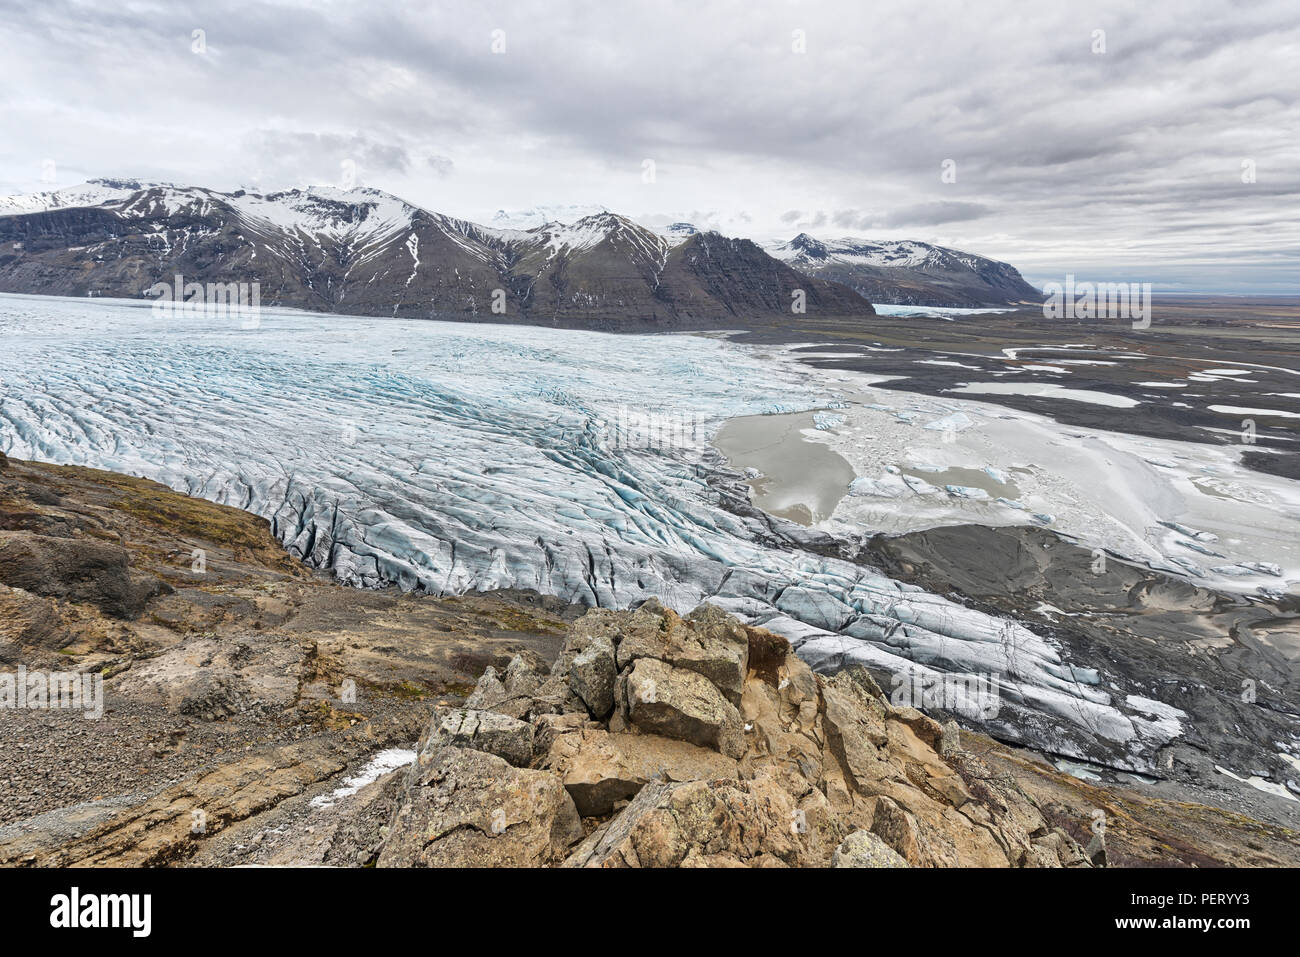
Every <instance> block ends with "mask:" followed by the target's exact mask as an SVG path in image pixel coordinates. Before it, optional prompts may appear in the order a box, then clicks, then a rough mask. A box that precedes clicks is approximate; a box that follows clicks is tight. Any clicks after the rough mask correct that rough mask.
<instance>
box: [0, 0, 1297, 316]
mask: <svg viewBox="0 0 1300 957" xmlns="http://www.w3.org/2000/svg"><path fill="white" fill-rule="evenodd" d="M195 31H203V32H202V33H201V34H198V35H197V38H196V33H195ZM496 31H501V32H496ZM1097 31H1104V36H1103V35H1101V34H1099V33H1097ZM196 48H197V49H196ZM494 48H495V49H494ZM1103 49H1104V52H1100V51H1101V50H1103ZM498 51H500V52H498ZM801 51H802V52H801ZM647 160H649V161H652V162H653V164H654V166H653V172H654V176H653V181H651V182H647V181H646V179H647V176H646V172H645V171H646V169H647V167H646V161H647ZM49 161H53V164H54V165H53V167H52V174H53V176H54V179H55V182H54V183H53V184H52V185H54V186H67V185H73V184H75V183H79V182H82V181H84V180H86V179H88V178H91V177H100V176H133V177H140V178H146V179H151V180H163V181H168V182H175V183H180V184H187V185H189V184H192V185H204V186H212V187H216V188H223V189H229V188H235V187H241V186H242V187H245V188H250V189H259V190H263V191H266V190H274V189H280V188H286V187H292V186H303V185H309V184H314V183H328V184H333V185H338V184H339V183H340V182H341V180H342V179H343V177H344V176H345V175H346V174H347V171H348V170H350V169H355V175H356V179H357V181H358V182H359V183H360V184H363V185H367V186H374V187H377V188H380V189H384V190H387V191H389V192H392V193H396V194H397V195H399V196H402V197H403V198H406V199H408V200H411V201H412V202H415V203H417V204H419V205H421V206H425V207H427V208H429V209H433V210H437V211H439V212H445V213H449V214H452V215H456V216H461V217H464V218H467V219H472V220H475V221H480V222H483V221H487V220H490V218H491V217H492V215H493V214H494V213H495V212H496V211H497V210H498V209H503V208H504V209H507V210H518V209H527V208H530V207H535V206H539V205H556V206H567V205H587V204H599V205H603V206H606V207H608V208H610V209H613V210H615V211H618V212H621V213H624V214H626V215H629V216H631V217H632V218H634V219H639V220H641V221H644V222H649V223H655V222H670V221H676V220H686V221H690V222H694V223H696V224H698V225H701V226H711V227H714V228H717V229H720V230H721V231H723V232H725V233H728V234H731V235H745V236H750V237H753V238H759V239H763V238H769V237H776V236H780V237H788V236H791V235H794V234H795V233H797V232H800V231H806V232H809V233H811V234H813V235H815V236H819V237H835V236H863V237H876V238H915V239H923V240H927V241H931V242H939V243H943V244H945V245H951V246H956V247H958V248H961V249H966V250H969V251H972V252H977V253H981V254H984V255H989V256H993V257H995V258H999V259H1006V260H1008V261H1010V262H1012V263H1013V264H1015V265H1016V266H1018V267H1019V268H1020V269H1021V271H1022V272H1023V273H1024V274H1025V275H1026V277H1027V278H1029V279H1030V280H1031V281H1033V282H1035V283H1037V284H1039V285H1041V283H1042V282H1044V281H1048V280H1051V279H1060V278H1063V277H1064V275H1065V274H1066V273H1067V272H1073V273H1074V274H1076V276H1078V277H1079V278H1081V279H1097V280H1129V281H1150V282H1153V283H1156V284H1157V288H1165V289H1171V290H1172V289H1184V290H1188V291H1234V292H1274V293H1280V292H1288V293H1300V8H1297V3H1296V0H1277V2H1250V3H1245V2H1242V3H1231V2H1226V0H1219V2H1201V0H1180V2H1178V3H1145V4H1139V3H1134V2H1132V0H1124V2H1087V3H1065V2H1052V0H1036V2H1032V3H1027V2H1024V0H1008V2H991V0H989V2H979V3H975V2H970V3H963V2H924V0H914V2H909V3H903V4H898V3H891V4H874V3H867V2H847V0H846V2H831V0H768V2H763V0H745V2H741V0H734V2H708V0H690V2H664V0H660V2H635V0H593V2H585V0H518V2H514V3H492V2H482V0H479V2H472V3H471V2H468V0H462V2H457V3H451V2H447V3H441V2H432V3H430V2H423V3H410V4H396V3H394V4H389V3H380V2H377V0H372V2H358V3H345V2H328V3H283V4H280V3H277V4H253V3H243V2H209V3H202V4H185V3H176V2H171V0H167V2H159V3H144V2H127V3H103V4H95V5H92V4H82V3H74V2H65V0H39V2H34V3H33V2H22V3H19V2H15V0H0V192H2V193H15V192H29V191H33V190H37V189H42V188H50V186H51V184H50V183H49V182H46V181H44V179H43V177H48V176H49V175H50V173H51V167H50V166H49V165H48V163H49ZM946 161H950V163H947V164H946ZM345 164H347V165H345ZM1243 164H1246V165H1245V166H1243ZM945 169H947V170H949V171H951V172H950V174H949V175H948V176H946V177H945V175H944V173H945ZM1252 171H1253V179H1254V182H1243V179H1250V178H1252V176H1251V175H1250V174H1251V172H1252ZM954 174H955V175H954ZM949 180H951V181H949Z"/></svg>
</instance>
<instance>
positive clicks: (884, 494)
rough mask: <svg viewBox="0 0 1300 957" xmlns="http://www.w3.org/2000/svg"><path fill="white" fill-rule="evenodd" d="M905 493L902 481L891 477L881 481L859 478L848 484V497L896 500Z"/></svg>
mask: <svg viewBox="0 0 1300 957" xmlns="http://www.w3.org/2000/svg"><path fill="white" fill-rule="evenodd" d="M906 493H907V486H905V485H904V484H903V482H902V480H900V479H898V478H895V477H893V476H888V477H886V478H882V479H872V478H863V477H859V478H855V479H854V480H853V481H852V482H850V483H849V494H850V495H861V496H874V497H877V498H898V497H899V496H900V495H904V494H906Z"/></svg>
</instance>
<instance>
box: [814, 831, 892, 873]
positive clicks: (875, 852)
mask: <svg viewBox="0 0 1300 957" xmlns="http://www.w3.org/2000/svg"><path fill="white" fill-rule="evenodd" d="M907 866H908V864H907V861H906V860H904V859H903V857H902V855H900V854H899V853H898V852H897V851H895V850H894V849H893V848H892V847H890V846H889V845H888V844H886V843H885V842H884V841H883V840H882V839H881V838H880V837H879V836H878V835H876V834H873V833H872V832H871V831H854V832H853V833H852V834H850V835H849V836H848V837H846V838H845V839H844V842H843V843H842V844H840V846H839V847H837V848H835V853H834V854H832V855H831V867H907Z"/></svg>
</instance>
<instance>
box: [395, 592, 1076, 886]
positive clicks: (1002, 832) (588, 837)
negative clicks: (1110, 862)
mask: <svg viewBox="0 0 1300 957" xmlns="http://www.w3.org/2000/svg"><path fill="white" fill-rule="evenodd" d="M417 753H418V757H417V759H416V761H415V763H414V764H413V765H412V767H411V768H410V770H409V771H408V772H404V780H403V781H402V783H401V785H400V792H399V796H398V799H397V801H398V803H397V808H396V811H395V813H394V815H393V818H392V821H391V822H390V824H389V826H388V831H387V837H386V839H385V841H384V844H383V848H382V850H381V851H380V854H379V858H378V863H379V865H380V866H409V865H424V866H484V865H487V866H495V865H509V866H520V865H522V866H545V865H565V866H570V867H627V866H631V867H678V866H682V867H734V866H756V867H807V866H826V865H831V864H833V865H835V866H838V867H906V866H913V867H951V866H962V865H965V866H997V867H1002V866H1033V867H1056V866H1072V867H1073V866H1089V865H1090V860H1089V857H1088V854H1087V853H1086V852H1085V849H1084V848H1082V847H1080V846H1079V844H1078V843H1077V842H1076V841H1075V840H1074V839H1073V838H1072V837H1071V836H1070V835H1069V834H1068V833H1067V832H1066V831H1065V830H1063V829H1061V828H1058V827H1053V826H1052V825H1051V824H1050V823H1049V822H1048V821H1047V820H1046V819H1045V818H1044V817H1043V815H1042V813H1041V812H1040V810H1039V809H1038V808H1037V807H1036V806H1035V804H1034V803H1033V801H1032V800H1030V799H1029V797H1028V796H1027V795H1026V794H1025V793H1024V792H1023V791H1021V790H1020V789H1019V788H1018V787H1017V786H1016V785H1015V783H1014V781H1012V780H1011V779H1010V778H1009V777H1007V776H999V775H996V774H993V773H992V772H991V770H990V769H989V767H988V766H987V765H986V764H984V763H983V762H982V761H981V760H980V759H979V758H978V757H977V756H976V755H974V754H972V753H970V752H968V751H965V750H963V748H962V747H961V744H960V732H959V731H958V730H957V727H956V725H950V726H949V727H948V728H946V729H945V728H943V727H940V725H939V724H937V723H936V722H935V721H933V720H931V719H930V718H928V717H926V716H925V715H923V714H921V713H920V712H919V711H916V710H915V709H912V708H897V707H894V706H892V705H890V704H889V702H888V700H887V699H886V697H885V696H884V695H883V694H882V693H881V690H880V688H879V687H877V685H876V683H875V681H873V680H872V678H871V676H870V675H869V674H867V672H866V671H864V670H862V669H851V670H849V671H845V672H841V673H840V674H838V675H836V676H834V677H832V678H824V677H821V676H819V675H816V674H814V673H813V672H812V670H811V669H810V668H809V667H808V666H807V665H806V664H805V663H804V662H803V661H801V660H800V659H799V658H798V657H797V656H796V655H795V654H794V653H793V652H792V651H791V649H790V646H789V644H788V643H787V642H786V640H785V639H784V638H781V637H779V636H777V635H774V634H772V633H770V632H767V631H764V630H762V629H758V628H751V627H747V626H745V625H743V624H742V623H741V622H739V621H737V620H736V619H734V618H732V617H730V616H729V615H727V614H725V613H723V612H721V611H719V610H718V609H716V608H713V607H711V606H708V605H702V606H701V607H699V608H697V609H696V610H695V611H694V612H692V613H691V614H690V615H688V616H686V617H685V618H683V617H679V616H678V615H677V614H675V613H674V612H673V611H671V610H668V609H665V608H663V607H661V606H660V605H659V604H658V603H656V602H653V601H651V602H648V603H646V604H644V605H642V606H641V607H640V608H638V609H637V610H636V611H633V612H614V611H607V610H594V611H591V612H588V613H587V614H586V615H585V616H584V617H583V618H581V619H580V620H579V621H578V622H577V623H576V624H575V625H574V626H573V628H572V629H571V631H570V633H569V636H568V639H567V641H566V643H565V645H564V651H563V653H562V654H561V655H560V657H559V658H558V659H557V660H556V661H555V662H554V663H553V664H552V665H551V666H550V667H547V666H545V665H544V664H542V663H541V662H540V661H539V660H537V659H536V658H535V657H529V656H522V655H521V656H519V657H516V658H515V659H514V660H512V661H511V662H510V664H509V666H508V667H507V668H506V669H505V672H504V673H503V674H499V673H498V672H497V671H496V670H495V669H488V671H487V672H486V673H485V674H484V675H483V677H482V678H481V679H480V680H479V682H478V685H477V687H476V688H475V690H474V693H473V694H472V695H471V696H470V697H469V699H468V700H467V701H466V703H465V706H464V707H463V708H442V709H439V710H438V712H437V713H436V714H435V715H434V717H433V720H432V721H431V722H430V725H429V727H428V729H427V731H426V732H425V734H424V736H423V737H422V738H421V739H420V743H419V748H418V752H417ZM1094 853H1095V851H1094Z"/></svg>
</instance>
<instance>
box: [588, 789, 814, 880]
mask: <svg viewBox="0 0 1300 957" xmlns="http://www.w3.org/2000/svg"><path fill="white" fill-rule="evenodd" d="M800 827H801V825H800V817H799V809H798V807H797V806H796V804H795V801H794V799H793V798H791V796H790V795H789V794H787V793H786V791H785V790H784V789H783V788H781V787H779V786H778V785H777V784H776V783H775V782H773V781H772V779H771V778H768V777H762V778H758V779H756V780H753V781H691V782H688V783H685V784H661V783H658V782H656V783H654V784H648V785H646V786H645V787H644V788H643V789H642V790H641V792H640V793H639V794H638V795H637V796H636V798H635V799H634V800H633V801H632V803H631V804H629V805H628V807H627V808H626V809H625V810H624V811H623V812H622V813H621V814H619V815H618V817H616V818H614V819H613V820H612V821H610V823H609V824H607V825H606V826H605V827H602V828H601V829H599V830H597V831H595V832H593V833H592V834H591V835H590V836H589V837H588V838H587V839H586V840H585V841H583V842H582V844H581V845H580V846H579V847H578V849H577V850H576V851H574V853H573V854H572V856H570V857H569V859H568V860H567V861H565V865H566V866H568V867H727V866H737V865H741V866H759V867H763V866H767V867H771V866H776V867H781V866H786V867H792V866H799V865H803V866H812V865H815V864H817V863H819V862H818V861H817V859H816V858H815V856H814V855H813V854H812V853H810V847H809V842H808V841H807V840H806V838H805V836H804V833H803V832H801V830H800Z"/></svg>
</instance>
